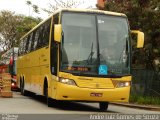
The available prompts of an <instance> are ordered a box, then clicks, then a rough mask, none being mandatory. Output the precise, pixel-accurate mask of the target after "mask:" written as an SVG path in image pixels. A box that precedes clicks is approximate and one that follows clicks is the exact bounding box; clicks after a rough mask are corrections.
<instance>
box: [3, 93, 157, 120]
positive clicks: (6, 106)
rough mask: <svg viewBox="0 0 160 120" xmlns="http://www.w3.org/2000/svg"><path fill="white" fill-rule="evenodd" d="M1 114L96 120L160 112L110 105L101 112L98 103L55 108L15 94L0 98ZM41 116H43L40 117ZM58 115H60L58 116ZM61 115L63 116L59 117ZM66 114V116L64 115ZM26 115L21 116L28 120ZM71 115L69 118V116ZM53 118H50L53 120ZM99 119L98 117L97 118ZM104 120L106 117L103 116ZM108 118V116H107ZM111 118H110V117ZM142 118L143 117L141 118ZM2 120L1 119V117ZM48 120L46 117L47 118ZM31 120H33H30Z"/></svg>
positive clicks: (42, 99) (77, 103) (33, 97)
mask: <svg viewBox="0 0 160 120" xmlns="http://www.w3.org/2000/svg"><path fill="white" fill-rule="evenodd" d="M0 114H25V115H28V114H32V117H34V114H36V115H37V114H39V115H38V116H39V117H40V118H41V119H43V117H45V116H46V115H44V114H47V115H48V114H50V115H51V114H52V115H53V114H54V115H56V116H54V117H55V118H56V120H57V119H59V120H61V119H63V118H64V120H65V118H66V119H71V118H73V119H76V120H81V119H83V118H85V119H86V118H87V119H92V117H93V119H95V118H94V117H95V116H92V115H98V114H101V115H103V114H105V115H111V114H114V115H116V114H143V115H144V114H160V112H159V111H149V110H142V109H135V108H128V107H122V106H116V105H109V108H108V111H106V112H100V111H99V107H98V104H97V103H81V102H67V103H66V104H64V105H56V106H54V107H47V105H46V101H45V98H44V97H42V96H27V97H26V96H22V95H20V93H19V92H14V94H13V98H0ZM40 114H43V116H42V115H40ZM57 114H58V115H57ZM59 114H61V115H59ZM64 114H65V115H64ZM25 115H23V116H20V117H23V119H24V118H26V120H27V119H28V117H25ZM68 115H69V116H68ZM52 117H53V116H51V117H49V118H52ZM96 117H97V116H96ZM101 117H102V118H103V117H104V116H101ZM107 117H108V116H107ZM109 117H110V116H109ZM139 117H142V116H139ZM0 118H1V117H0ZM45 119H46V117H45ZM30 120H31V119H30ZM46 120H48V119H46Z"/></svg>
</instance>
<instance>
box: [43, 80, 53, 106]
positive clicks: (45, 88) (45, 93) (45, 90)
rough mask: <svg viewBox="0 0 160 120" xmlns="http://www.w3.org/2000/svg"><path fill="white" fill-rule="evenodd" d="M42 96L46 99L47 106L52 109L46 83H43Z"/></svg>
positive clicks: (51, 101)
mask: <svg viewBox="0 0 160 120" xmlns="http://www.w3.org/2000/svg"><path fill="white" fill-rule="evenodd" d="M44 96H45V97H46V100H47V106H48V107H52V106H53V105H52V104H53V100H52V99H51V98H50V97H49V96H48V83H47V82H46V81H45V82H44Z"/></svg>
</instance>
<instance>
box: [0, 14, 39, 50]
mask: <svg viewBox="0 0 160 120" xmlns="http://www.w3.org/2000/svg"><path fill="white" fill-rule="evenodd" d="M40 21H41V19H40V18H33V17H30V16H23V15H16V14H15V13H14V12H11V11H1V12H0V47H1V48H2V49H3V51H5V50H8V49H10V48H12V47H13V46H17V45H18V43H19V40H20V38H21V37H22V36H23V35H24V34H25V33H27V32H28V31H29V30H31V29H32V28H33V27H34V26H35V25H37V24H38V23H39V22H40Z"/></svg>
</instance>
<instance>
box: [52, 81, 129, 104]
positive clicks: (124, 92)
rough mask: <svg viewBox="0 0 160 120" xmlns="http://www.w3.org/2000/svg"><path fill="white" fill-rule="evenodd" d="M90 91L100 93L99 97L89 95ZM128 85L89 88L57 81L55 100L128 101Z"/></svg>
mask: <svg viewBox="0 0 160 120" xmlns="http://www.w3.org/2000/svg"><path fill="white" fill-rule="evenodd" d="M91 93H101V94H102V96H101V97H96V96H91ZM129 94H130V87H122V88H113V89H91V88H80V87H77V86H72V85H67V84H63V83H58V84H57V88H56V96H55V98H54V99H56V100H70V101H90V102H100V101H107V102H128V100H129Z"/></svg>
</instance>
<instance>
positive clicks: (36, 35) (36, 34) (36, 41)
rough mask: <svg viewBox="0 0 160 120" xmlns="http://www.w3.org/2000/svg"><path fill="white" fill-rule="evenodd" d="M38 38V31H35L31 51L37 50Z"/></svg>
mask: <svg viewBox="0 0 160 120" xmlns="http://www.w3.org/2000/svg"><path fill="white" fill-rule="evenodd" d="M39 36H40V35H39V29H37V30H36V32H35V38H34V45H33V50H36V49H37V46H38V39H39Z"/></svg>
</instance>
